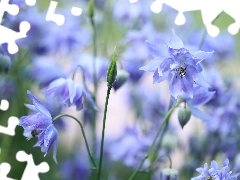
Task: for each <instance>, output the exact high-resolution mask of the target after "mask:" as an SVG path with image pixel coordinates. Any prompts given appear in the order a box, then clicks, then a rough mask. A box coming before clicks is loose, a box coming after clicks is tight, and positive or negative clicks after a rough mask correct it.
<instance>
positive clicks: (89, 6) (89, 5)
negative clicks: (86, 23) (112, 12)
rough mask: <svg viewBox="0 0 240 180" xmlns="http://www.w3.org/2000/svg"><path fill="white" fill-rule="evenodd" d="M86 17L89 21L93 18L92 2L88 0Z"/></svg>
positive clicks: (92, 0)
mask: <svg viewBox="0 0 240 180" xmlns="http://www.w3.org/2000/svg"><path fill="white" fill-rule="evenodd" d="M88 16H89V17H90V19H92V18H93V16H94V0H90V1H89V3H88Z"/></svg>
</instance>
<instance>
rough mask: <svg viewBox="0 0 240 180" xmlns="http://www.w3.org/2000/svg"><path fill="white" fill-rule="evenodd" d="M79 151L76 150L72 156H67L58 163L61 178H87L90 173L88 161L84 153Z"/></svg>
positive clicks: (69, 179) (67, 179) (65, 179)
mask: <svg viewBox="0 0 240 180" xmlns="http://www.w3.org/2000/svg"><path fill="white" fill-rule="evenodd" d="M79 152H81V151H80V150H76V151H75V152H74V153H73V156H72V157H69V158H68V159H66V160H64V161H62V162H61V163H60V174H61V179H64V180H77V179H88V177H89V173H90V169H89V161H88V158H87V155H86V154H83V153H82V152H81V153H79Z"/></svg>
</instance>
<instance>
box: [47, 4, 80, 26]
mask: <svg viewBox="0 0 240 180" xmlns="http://www.w3.org/2000/svg"><path fill="white" fill-rule="evenodd" d="M57 5H58V2H56V1H51V2H50V5H49V7H48V11H47V15H46V21H53V22H55V23H56V24H57V25H58V26H62V25H63V24H64V22H65V17H64V15H62V14H55V10H56V8H57ZM71 14H72V15H73V16H80V15H81V14H82V9H81V8H78V7H75V6H73V7H72V9H71Z"/></svg>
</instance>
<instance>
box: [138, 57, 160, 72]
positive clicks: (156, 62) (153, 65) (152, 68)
mask: <svg viewBox="0 0 240 180" xmlns="http://www.w3.org/2000/svg"><path fill="white" fill-rule="evenodd" d="M161 63H162V60H160V59H158V58H157V59H154V60H153V61H151V62H150V63H149V64H148V65H146V66H143V67H140V68H139V69H140V70H144V71H149V72H154V71H155V70H156V69H157V68H158V67H159V65H160V64H161Z"/></svg>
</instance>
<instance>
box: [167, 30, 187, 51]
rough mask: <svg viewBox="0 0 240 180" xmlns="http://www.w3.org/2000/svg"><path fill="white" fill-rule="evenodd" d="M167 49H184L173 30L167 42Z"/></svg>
mask: <svg viewBox="0 0 240 180" xmlns="http://www.w3.org/2000/svg"><path fill="white" fill-rule="evenodd" d="M169 47H171V48H173V49H181V48H183V47H184V44H183V42H182V40H181V39H180V38H179V37H178V36H177V35H176V34H175V31H174V29H173V30H172V37H171V39H170V42H169Z"/></svg>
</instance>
